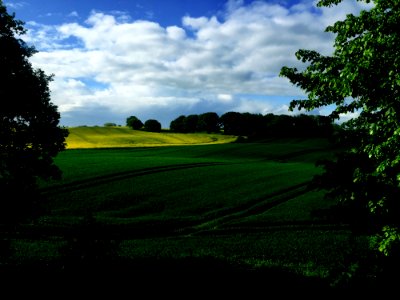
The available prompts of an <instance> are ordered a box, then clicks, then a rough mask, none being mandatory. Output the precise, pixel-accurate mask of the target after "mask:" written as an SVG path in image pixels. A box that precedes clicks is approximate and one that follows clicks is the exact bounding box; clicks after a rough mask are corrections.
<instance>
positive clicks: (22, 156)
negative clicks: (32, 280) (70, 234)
mask: <svg viewBox="0 0 400 300" xmlns="http://www.w3.org/2000/svg"><path fill="white" fill-rule="evenodd" d="M23 25H24V23H23V22H22V21H19V20H16V19H15V15H14V14H13V15H10V14H9V13H8V12H7V9H6V7H5V5H4V4H3V2H2V1H1V0H0V100H1V110H0V190H1V193H2V195H1V202H0V223H5V222H15V221H19V220H25V219H26V218H28V217H32V215H33V214H34V211H35V209H36V207H37V206H36V203H37V201H38V199H39V198H38V193H37V179H38V178H44V179H48V178H58V177H59V176H60V175H61V172H60V170H59V169H58V168H57V166H56V165H54V162H53V158H54V157H55V156H56V155H57V153H58V152H59V151H62V150H64V148H65V137H66V136H67V135H68V131H67V130H66V129H63V128H61V127H60V126H59V119H60V114H59V113H58V111H57V107H56V106H55V105H54V104H53V103H51V101H50V90H49V86H48V84H49V82H50V81H51V79H52V76H48V75H46V74H45V73H44V72H43V71H42V70H41V69H34V68H33V67H32V65H31V63H30V62H29V58H30V57H31V56H32V55H33V54H34V53H35V52H36V50H35V49H34V47H30V46H28V45H27V44H26V43H25V42H24V41H23V40H22V39H20V38H19V37H20V36H21V35H23V34H24V33H25V29H24V27H23Z"/></svg>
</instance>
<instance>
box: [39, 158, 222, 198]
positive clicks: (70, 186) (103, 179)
mask: <svg viewBox="0 0 400 300" xmlns="http://www.w3.org/2000/svg"><path fill="white" fill-rule="evenodd" d="M221 165H227V163H223V162H209V163H191V164H176V165H168V166H159V167H150V168H145V169H140V170H130V171H123V172H118V173H112V174H107V175H101V176H96V177H91V178H87V179H82V180H79V181H73V182H69V183H65V184H61V185H56V186H51V187H45V188H41V189H40V191H41V193H42V194H44V195H46V196H49V195H53V194H59V193H67V192H71V191H75V190H80V189H85V188H90V187H95V186H99V185H103V184H108V183H111V182H115V181H119V180H124V179H129V178H133V177H139V176H145V175H151V174H156V173H162V172H169V171H176V170H184V169H193V168H201V167H212V166H221Z"/></svg>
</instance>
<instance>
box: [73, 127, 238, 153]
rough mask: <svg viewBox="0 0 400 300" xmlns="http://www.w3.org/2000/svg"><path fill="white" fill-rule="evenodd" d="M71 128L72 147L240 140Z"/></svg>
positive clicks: (114, 128)
mask: <svg viewBox="0 0 400 300" xmlns="http://www.w3.org/2000/svg"><path fill="white" fill-rule="evenodd" d="M68 130H69V136H68V138H67V148H68V149H77V148H79V149H82V148H115V147H118V148H120V147H144V146H145V147H150V146H171V145H194V144H219V143H230V142H232V141H234V140H235V139H236V138H235V137H233V136H225V135H220V134H179V133H170V132H162V133H154V132H146V131H139V130H132V129H130V128H128V127H86V126H81V127H72V128H68Z"/></svg>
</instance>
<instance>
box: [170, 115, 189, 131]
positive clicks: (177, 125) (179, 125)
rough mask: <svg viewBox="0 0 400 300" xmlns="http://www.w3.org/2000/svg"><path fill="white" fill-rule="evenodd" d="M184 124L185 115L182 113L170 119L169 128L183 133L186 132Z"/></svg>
mask: <svg viewBox="0 0 400 300" xmlns="http://www.w3.org/2000/svg"><path fill="white" fill-rule="evenodd" d="M185 124H186V117H185V116H184V115H181V116H179V117H178V118H176V119H175V120H172V121H171V123H170V125H169V128H170V129H171V131H173V132H181V133H184V132H186V128H185Z"/></svg>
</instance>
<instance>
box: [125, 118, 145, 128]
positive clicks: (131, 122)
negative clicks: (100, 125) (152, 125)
mask: <svg viewBox="0 0 400 300" xmlns="http://www.w3.org/2000/svg"><path fill="white" fill-rule="evenodd" d="M126 126H128V127H130V128H132V129H135V130H139V129H142V127H143V122H142V121H140V119H139V118H138V117H136V116H130V117H128V118H126Z"/></svg>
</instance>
